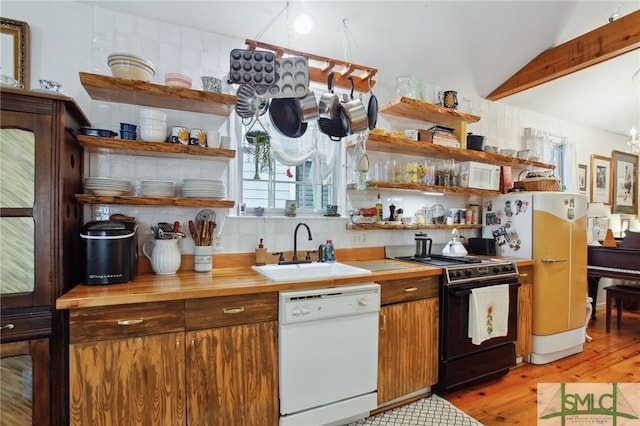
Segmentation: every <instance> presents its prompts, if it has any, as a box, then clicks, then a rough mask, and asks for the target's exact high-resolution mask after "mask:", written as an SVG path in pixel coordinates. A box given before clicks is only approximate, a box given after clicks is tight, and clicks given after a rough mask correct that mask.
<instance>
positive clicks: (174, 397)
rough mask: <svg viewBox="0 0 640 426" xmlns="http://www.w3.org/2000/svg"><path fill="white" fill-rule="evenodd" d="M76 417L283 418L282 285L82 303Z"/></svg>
mask: <svg viewBox="0 0 640 426" xmlns="http://www.w3.org/2000/svg"><path fill="white" fill-rule="evenodd" d="M69 325H70V341H71V344H70V347H69V354H70V355H69V358H70V364H69V365H70V382H71V392H70V395H71V397H70V410H71V422H70V424H72V425H85V424H94V425H105V426H110V425H113V424H130V425H167V426H169V425H170V426H174V425H185V424H189V425H239V424H242V425H277V423H278V418H279V406H278V369H277V365H278V339H277V332H278V325H277V294H276V293H265V294H257V295H243V296H228V297H219V298H205V299H189V300H180V301H171V302H157V303H144V304H135V305H119V306H108V307H100V308H86V309H75V310H72V311H71V313H70V321H69Z"/></svg>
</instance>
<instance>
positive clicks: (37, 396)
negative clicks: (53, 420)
mask: <svg viewBox="0 0 640 426" xmlns="http://www.w3.org/2000/svg"><path fill="white" fill-rule="evenodd" d="M0 349H1V357H0V395H2V397H1V398H0V411H2V415H0V426H15V425H48V424H50V420H49V417H48V416H49V412H50V406H49V371H48V370H49V340H48V339H38V340H31V341H23V342H14V343H3V344H2V345H0ZM34 389H36V392H35V393H34Z"/></svg>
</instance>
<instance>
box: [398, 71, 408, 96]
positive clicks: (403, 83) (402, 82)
mask: <svg viewBox="0 0 640 426" xmlns="http://www.w3.org/2000/svg"><path fill="white" fill-rule="evenodd" d="M410 81H411V78H410V77H409V76H407V75H401V76H399V77H396V93H397V94H398V96H400V97H401V96H406V97H409V96H411V85H410V84H409V82H410Z"/></svg>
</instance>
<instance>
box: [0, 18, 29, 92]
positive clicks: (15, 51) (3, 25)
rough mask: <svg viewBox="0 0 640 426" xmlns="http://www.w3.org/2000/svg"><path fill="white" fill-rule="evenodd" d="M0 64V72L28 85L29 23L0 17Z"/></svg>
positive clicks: (22, 84) (22, 85) (22, 86)
mask: <svg viewBox="0 0 640 426" xmlns="http://www.w3.org/2000/svg"><path fill="white" fill-rule="evenodd" d="M0 46H1V49H0V52H2V53H1V55H0V66H1V67H2V74H3V75H6V76H8V77H11V78H13V79H15V80H17V81H18V83H19V87H20V88H28V87H29V24H27V23H26V22H23V21H16V20H14V19H9V18H4V17H0Z"/></svg>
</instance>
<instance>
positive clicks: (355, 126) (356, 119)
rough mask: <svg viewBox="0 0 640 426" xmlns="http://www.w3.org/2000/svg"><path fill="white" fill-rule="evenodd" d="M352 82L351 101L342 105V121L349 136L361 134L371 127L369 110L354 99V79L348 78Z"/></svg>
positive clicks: (358, 100)
mask: <svg viewBox="0 0 640 426" xmlns="http://www.w3.org/2000/svg"><path fill="white" fill-rule="evenodd" d="M348 79H349V81H351V99H349V100H346V101H345V102H343V103H342V104H341V105H340V120H341V121H342V127H343V128H344V130H345V133H346V134H347V135H352V134H354V133H359V132H362V131H365V130H367V128H368V127H369V117H368V114H367V109H366V108H365V107H364V105H363V104H362V101H361V100H360V99H354V98H353V90H354V83H353V77H351V76H349V77H348Z"/></svg>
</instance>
